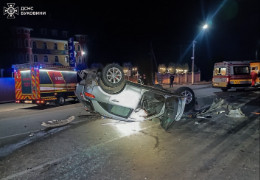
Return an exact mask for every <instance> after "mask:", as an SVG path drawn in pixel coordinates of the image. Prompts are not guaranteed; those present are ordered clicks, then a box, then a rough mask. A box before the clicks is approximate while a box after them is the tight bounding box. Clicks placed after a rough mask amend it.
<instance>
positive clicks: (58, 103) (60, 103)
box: [56, 96, 65, 106]
mask: <svg viewBox="0 0 260 180" xmlns="http://www.w3.org/2000/svg"><path fill="white" fill-rule="evenodd" d="M56 104H57V105H59V106H63V105H64V104H65V98H64V97H63V96H59V97H58V99H57V101H56Z"/></svg>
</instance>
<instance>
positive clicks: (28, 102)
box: [24, 101, 32, 104]
mask: <svg viewBox="0 0 260 180" xmlns="http://www.w3.org/2000/svg"><path fill="white" fill-rule="evenodd" d="M24 103H26V104H31V103H32V101H24Z"/></svg>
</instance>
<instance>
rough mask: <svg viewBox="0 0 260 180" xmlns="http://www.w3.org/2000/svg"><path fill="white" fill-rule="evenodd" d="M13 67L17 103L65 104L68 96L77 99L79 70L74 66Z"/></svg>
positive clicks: (30, 65)
mask: <svg viewBox="0 0 260 180" xmlns="http://www.w3.org/2000/svg"><path fill="white" fill-rule="evenodd" d="M13 68H14V79H15V98H16V103H33V104H38V105H45V104H48V103H50V102H55V103H56V104H58V105H63V104H64V103H65V101H66V99H68V98H74V99H76V96H75V93H74V92H75V89H76V84H77V72H76V71H74V70H73V68H72V67H67V66H57V65H44V64H17V65H13Z"/></svg>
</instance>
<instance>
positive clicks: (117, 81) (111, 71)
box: [101, 64, 125, 88]
mask: <svg viewBox="0 0 260 180" xmlns="http://www.w3.org/2000/svg"><path fill="white" fill-rule="evenodd" d="M101 79H102V81H103V83H104V85H106V86H108V87H112V88H114V87H118V86H121V85H122V84H124V83H125V77H124V72H123V69H122V67H121V66H119V65H118V64H108V65H106V66H105V67H104V68H103V70H102V73H101Z"/></svg>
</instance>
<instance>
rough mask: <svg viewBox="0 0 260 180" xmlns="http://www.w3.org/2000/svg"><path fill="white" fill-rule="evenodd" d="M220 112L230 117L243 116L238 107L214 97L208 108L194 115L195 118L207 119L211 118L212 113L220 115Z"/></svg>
mask: <svg viewBox="0 0 260 180" xmlns="http://www.w3.org/2000/svg"><path fill="white" fill-rule="evenodd" d="M222 113H226V114H225V115H226V116H228V117H232V118H242V117H245V114H244V113H243V112H242V111H241V109H240V108H238V107H233V106H232V104H229V103H228V102H227V101H225V100H224V99H222V98H219V99H218V98H216V99H215V100H214V101H213V103H212V104H211V106H210V107H209V108H207V109H204V110H202V111H201V112H199V113H197V114H196V115H195V118H199V119H209V118H212V117H213V116H214V115H220V114H222Z"/></svg>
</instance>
